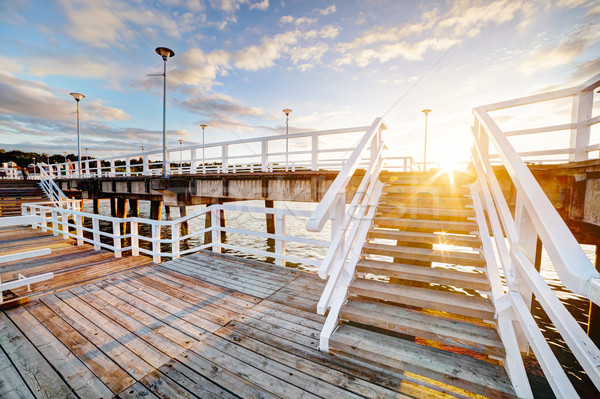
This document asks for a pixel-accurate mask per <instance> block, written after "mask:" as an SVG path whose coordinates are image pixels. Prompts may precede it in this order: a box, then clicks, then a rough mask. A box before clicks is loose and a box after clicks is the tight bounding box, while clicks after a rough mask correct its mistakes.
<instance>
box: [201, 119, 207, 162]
mask: <svg viewBox="0 0 600 399" xmlns="http://www.w3.org/2000/svg"><path fill="white" fill-rule="evenodd" d="M200 127H201V128H202V170H205V169H204V143H205V142H204V129H206V128H207V127H208V125H207V124H205V123H203V124H202V125H200Z"/></svg>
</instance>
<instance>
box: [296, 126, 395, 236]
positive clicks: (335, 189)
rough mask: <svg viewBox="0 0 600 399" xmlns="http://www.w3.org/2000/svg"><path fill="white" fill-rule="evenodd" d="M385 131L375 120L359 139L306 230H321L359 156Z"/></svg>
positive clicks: (356, 165)
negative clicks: (380, 132)
mask: <svg viewBox="0 0 600 399" xmlns="http://www.w3.org/2000/svg"><path fill="white" fill-rule="evenodd" d="M380 129H381V130H386V129H387V126H386V124H385V122H384V120H383V118H381V117H379V118H376V119H375V120H374V121H373V123H372V124H371V126H370V127H369V130H368V131H367V133H366V134H365V135H364V136H363V137H362V138H361V140H360V142H359V143H358V145H357V146H356V149H355V150H354V152H353V153H352V155H351V156H350V158H348V161H347V162H346V164H345V165H344V166H343V168H342V170H341V171H340V173H338V175H337V177H336V178H335V180H334V181H333V183H332V184H331V186H330V187H329V189H328V190H327V192H326V193H325V195H324V196H323V199H322V200H321V202H319V205H318V206H317V208H316V209H315V210H314V212H313V214H312V216H311V218H310V219H309V220H308V222H307V223H306V229H307V230H309V231H320V230H321V229H323V226H324V225H325V222H327V220H328V219H329V213H330V210H331V209H332V207H333V206H334V203H335V200H336V197H337V195H338V194H339V193H340V192H345V191H344V189H345V187H346V185H347V184H348V181H349V180H350V178H351V177H352V174H353V173H354V171H355V170H356V168H357V167H358V164H359V162H360V159H361V156H362V154H363V152H364V151H366V150H367V147H368V146H369V144H371V142H372V141H373V138H374V137H375V135H376V134H377V132H378V131H379V130H380Z"/></svg>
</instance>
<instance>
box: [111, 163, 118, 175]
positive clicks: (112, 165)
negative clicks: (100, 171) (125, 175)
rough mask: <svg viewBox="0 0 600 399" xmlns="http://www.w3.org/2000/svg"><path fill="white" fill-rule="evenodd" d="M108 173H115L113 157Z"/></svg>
mask: <svg viewBox="0 0 600 399" xmlns="http://www.w3.org/2000/svg"><path fill="white" fill-rule="evenodd" d="M110 173H112V175H113V176H114V175H115V173H117V170H116V168H115V160H114V159H111V160H110Z"/></svg>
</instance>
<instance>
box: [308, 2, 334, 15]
mask: <svg viewBox="0 0 600 399" xmlns="http://www.w3.org/2000/svg"><path fill="white" fill-rule="evenodd" d="M335 11H336V8H335V4H332V5H330V6H329V7H327V8H315V9H314V10H313V12H314V13H316V14H319V15H329V14H333V13H334V12H335Z"/></svg>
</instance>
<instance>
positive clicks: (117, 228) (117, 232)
mask: <svg viewBox="0 0 600 399" xmlns="http://www.w3.org/2000/svg"><path fill="white" fill-rule="evenodd" d="M112 233H113V246H114V247H115V258H120V257H121V256H122V254H121V222H117V221H114V222H113V223H112Z"/></svg>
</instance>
